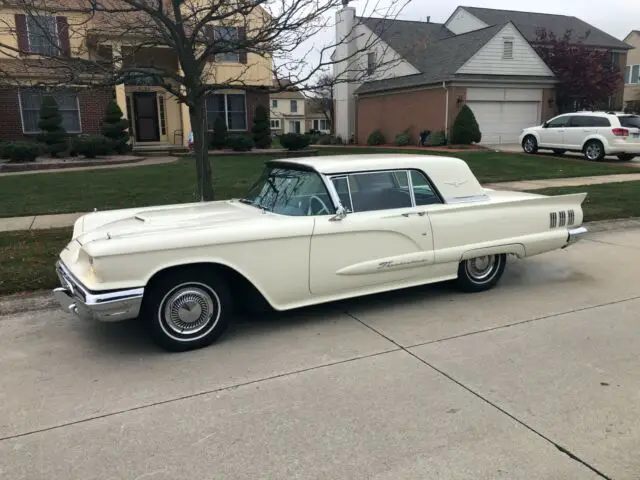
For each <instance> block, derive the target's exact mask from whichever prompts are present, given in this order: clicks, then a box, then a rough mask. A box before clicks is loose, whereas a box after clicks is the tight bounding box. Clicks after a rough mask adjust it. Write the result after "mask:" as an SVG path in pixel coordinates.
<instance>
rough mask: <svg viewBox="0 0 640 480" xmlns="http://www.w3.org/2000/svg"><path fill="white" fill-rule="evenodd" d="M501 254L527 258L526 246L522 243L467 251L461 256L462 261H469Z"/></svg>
mask: <svg viewBox="0 0 640 480" xmlns="http://www.w3.org/2000/svg"><path fill="white" fill-rule="evenodd" d="M501 253H504V254H511V255H515V256H516V257H518V258H524V257H525V256H526V251H525V248H524V245H522V244H521V243H511V244H506V245H493V246H491V247H484V248H474V249H473V250H467V251H466V252H464V253H463V254H462V255H461V256H460V261H463V260H469V259H470V258H477V257H484V256H486V255H500V254H501Z"/></svg>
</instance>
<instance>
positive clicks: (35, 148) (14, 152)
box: [2, 142, 42, 163]
mask: <svg viewBox="0 0 640 480" xmlns="http://www.w3.org/2000/svg"><path fill="white" fill-rule="evenodd" d="M2 147H3V148H2V155H3V158H8V159H9V161H11V162H16V163H23V162H35V160H36V158H38V155H40V154H41V153H42V146H41V145H38V144H37V143H36V142H7V143H5V144H3V145H2Z"/></svg>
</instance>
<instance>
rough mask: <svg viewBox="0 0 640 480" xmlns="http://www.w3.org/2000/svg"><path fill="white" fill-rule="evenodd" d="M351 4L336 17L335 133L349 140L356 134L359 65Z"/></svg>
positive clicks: (353, 11)
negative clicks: (356, 95)
mask: <svg viewBox="0 0 640 480" xmlns="http://www.w3.org/2000/svg"><path fill="white" fill-rule="evenodd" d="M347 3H348V2H345V3H343V5H344V7H343V8H342V9H340V10H339V11H338V12H337V13H336V32H335V33H336V37H335V42H336V50H335V63H334V65H333V73H334V78H335V79H336V84H335V85H334V99H335V102H336V112H335V130H336V134H338V135H340V136H342V138H343V139H346V140H348V139H349V138H350V137H351V135H354V134H355V113H356V112H355V110H356V105H355V95H354V94H355V90H356V88H357V87H358V85H357V84H356V81H355V80H356V74H357V64H358V59H357V58H356V55H355V54H356V52H357V51H358V50H357V45H356V42H357V39H356V32H355V29H356V28H357V19H356V9H355V8H353V7H349V6H348V5H347Z"/></svg>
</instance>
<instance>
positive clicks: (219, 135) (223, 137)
mask: <svg viewBox="0 0 640 480" xmlns="http://www.w3.org/2000/svg"><path fill="white" fill-rule="evenodd" d="M226 145H227V123H226V122H225V121H224V118H222V117H217V118H216V121H215V123H214V124H213V138H212V139H211V147H212V148H215V149H217V150H220V149H222V148H224V147H225V146H226Z"/></svg>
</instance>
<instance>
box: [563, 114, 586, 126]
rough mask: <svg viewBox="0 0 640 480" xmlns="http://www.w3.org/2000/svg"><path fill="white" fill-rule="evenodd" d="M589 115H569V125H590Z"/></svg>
mask: <svg viewBox="0 0 640 480" xmlns="http://www.w3.org/2000/svg"><path fill="white" fill-rule="evenodd" d="M589 120H590V119H589V117H581V116H580V115H572V116H571V117H569V122H568V124H567V127H589V126H590V125H589V124H590V123H591V122H590V121H589Z"/></svg>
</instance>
